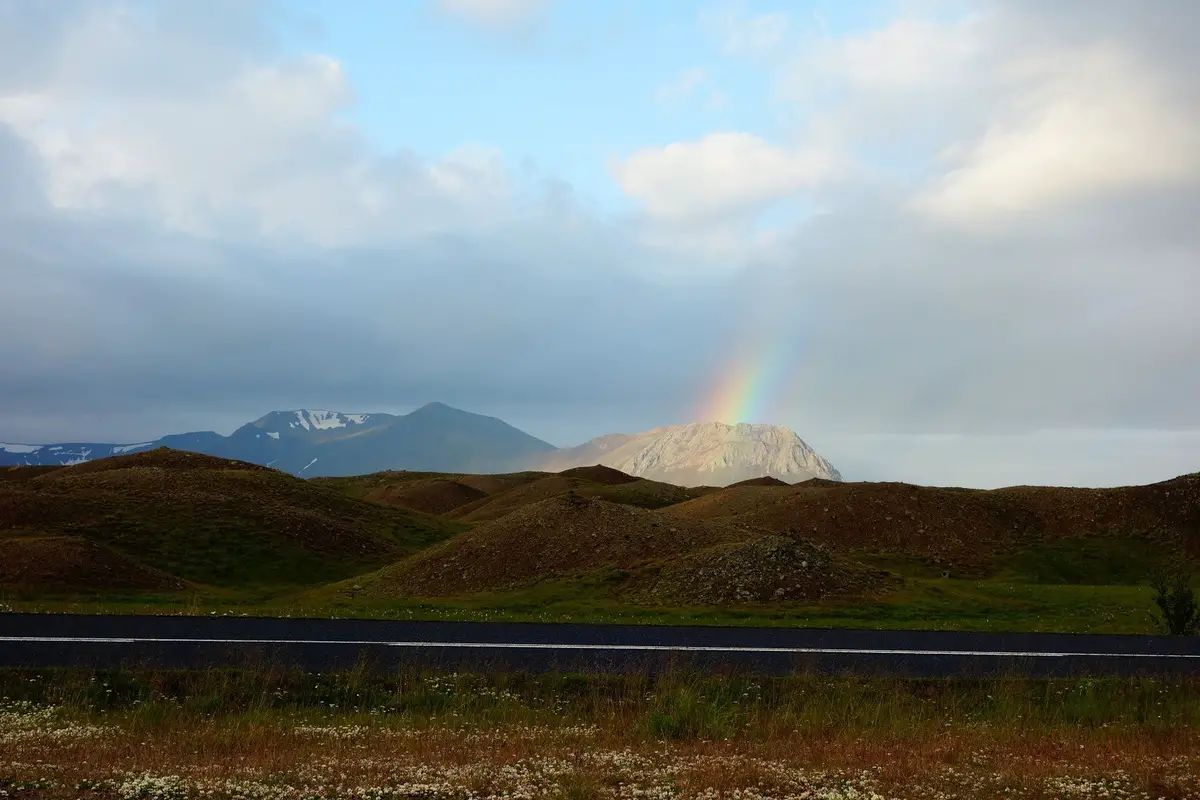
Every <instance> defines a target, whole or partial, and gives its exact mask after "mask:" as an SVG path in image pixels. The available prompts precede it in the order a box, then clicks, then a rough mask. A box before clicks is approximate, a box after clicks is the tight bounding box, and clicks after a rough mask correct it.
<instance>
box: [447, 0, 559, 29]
mask: <svg viewBox="0 0 1200 800" xmlns="http://www.w3.org/2000/svg"><path fill="white" fill-rule="evenodd" d="M435 2H436V4H437V7H438V9H439V10H441V11H442V12H443V13H445V14H448V15H450V16H452V17H455V18H457V19H459V20H462V21H463V22H466V23H468V24H471V25H478V26H481V27H485V28H498V29H504V28H514V27H518V26H521V25H524V24H527V23H529V22H531V21H533V20H535V19H537V18H538V17H539V16H541V15H542V14H543V13H544V12H545V11H546V9H548V8H549V7H550V5H551V4H552V3H553V2H554V0H435Z"/></svg>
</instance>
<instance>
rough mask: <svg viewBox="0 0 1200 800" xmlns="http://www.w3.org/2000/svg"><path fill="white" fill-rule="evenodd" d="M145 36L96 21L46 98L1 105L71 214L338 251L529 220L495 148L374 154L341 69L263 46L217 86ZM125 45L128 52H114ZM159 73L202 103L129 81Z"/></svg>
mask: <svg viewBox="0 0 1200 800" xmlns="http://www.w3.org/2000/svg"><path fill="white" fill-rule="evenodd" d="M94 8H97V9H99V8H101V7H100V6H96V7H94ZM97 17H102V18H103V20H104V24H103V25H101V24H98V23H96V22H95V20H96V18H97ZM145 26H146V22H145V20H144V19H143V18H140V17H138V16H137V15H132V14H117V13H112V14H109V15H107V16H105V15H102V14H100V13H99V12H98V11H97V12H93V13H92V15H91V16H89V17H86V18H85V19H84V22H83V24H81V25H80V26H79V27H77V28H72V29H70V32H69V35H68V36H65V37H64V38H63V40H62V41H60V42H59V43H58V45H59V46H58V47H57V48H54V47H53V46H52V45H51V46H48V47H47V50H48V51H49V54H48V55H46V56H44V57H45V58H46V60H47V61H48V62H49V63H48V64H47V70H46V75H47V80H46V81H43V82H42V85H41V86H39V87H38V88H37V89H36V90H34V91H11V92H9V93H7V94H5V93H3V92H0V122H3V123H6V124H8V125H9V126H10V127H11V128H12V130H14V131H16V132H17V133H18V134H20V135H21V136H22V137H23V138H24V139H25V140H26V141H27V142H29V143H30V144H31V145H32V146H33V147H34V149H35V150H36V151H37V152H38V153H39V154H40V155H41V157H42V160H43V168H44V171H45V173H46V175H47V194H48V198H49V200H50V201H51V202H52V203H53V204H54V205H55V206H57V207H59V208H64V209H92V210H104V211H105V212H106V213H109V214H112V213H116V214H125V215H129V216H135V217H143V218H153V219H156V220H164V221H165V222H166V224H167V225H168V226H170V227H172V228H174V229H176V230H181V231H187V232H190V233H194V234H202V235H216V234H218V233H219V234H220V235H222V236H230V235H234V236H238V235H241V236H245V235H256V236H257V235H267V236H271V237H276V238H279V239H285V238H286V239H288V240H291V241H296V240H303V241H309V242H315V243H320V244H323V245H345V244H368V243H380V242H385V241H395V240H405V239H411V238H412V237H415V236H423V235H428V234H432V233H438V232H444V231H448V230H458V231H462V230H472V229H486V228H489V227H493V226H496V225H500V224H504V223H507V222H510V221H512V219H513V215H515V214H519V213H522V211H521V209H520V208H519V206H520V202H519V201H518V199H517V194H518V190H517V187H515V186H514V185H513V184H512V182H511V180H510V177H509V174H508V171H507V169H506V166H505V164H504V161H503V158H502V156H501V155H500V154H499V153H497V152H495V151H494V150H489V149H487V148H467V149H462V150H459V151H456V152H451V153H447V154H442V155H439V156H435V157H433V158H421V157H419V156H417V155H415V154H411V153H404V152H400V153H397V154H394V155H392V156H390V157H387V158H382V159H381V158H379V157H377V156H376V155H375V154H374V153H372V152H371V149H370V147H369V146H368V144H367V142H366V140H365V139H364V138H363V136H362V135H361V134H360V132H359V131H358V130H357V129H355V128H354V127H353V126H351V125H349V124H348V123H346V122H344V121H343V120H342V119H341V117H340V114H341V113H342V112H343V111H344V110H345V109H346V108H347V107H348V106H349V105H350V104H351V103H352V102H353V100H354V93H353V90H352V88H351V86H350V83H349V81H348V80H347V78H346V75H345V72H344V70H343V69H342V66H341V64H340V63H339V62H338V61H337V60H336V59H333V58H330V57H328V56H324V55H306V56H299V57H292V58H284V57H280V56H278V55H276V54H274V53H271V52H269V51H265V52H264V51H260V50H259V49H257V48H247V49H245V50H244V51H243V52H241V53H240V55H233V54H231V53H226V54H225V56H224V57H223V58H221V59H217V62H218V64H219V65H220V66H219V67H215V68H214V69H213V71H212V72H211V73H209V74H206V73H204V72H203V71H198V69H197V67H196V66H195V65H194V64H192V63H190V62H189V63H185V64H182V65H180V64H177V62H176V61H173V60H171V59H170V58H169V57H168V56H167V54H166V53H164V52H163V45H162V43H161V39H160V37H154V36H148V37H146V39H145V41H147V42H148V44H147V45H146V46H145V47H142V48H141V49H139V47H138V44H137V43H138V42H140V41H143V39H142V38H141V37H139V36H137V35H135V34H137V33H139V32H146V31H145ZM151 32H152V31H151ZM95 37H99V39H100V40H101V41H93V39H94V38H95ZM109 38H115V39H117V40H120V41H124V42H126V44H127V45H128V46H127V47H123V48H108V47H107V45H106V44H105V42H107V41H109ZM225 44H226V42H225V41H224V40H219V46H224V45H225ZM79 52H90V53H92V54H93V61H92V70H91V71H90V72H84V71H80V70H78V69H76V67H75V66H74V65H75V62H76V59H77V58H78V53H79ZM183 53H184V54H187V48H183ZM188 55H190V56H192V57H196V58H199V59H202V60H203V59H206V58H207V55H208V54H207V53H206V52H205V51H200V52H192V53H190V54H188ZM181 57H182V56H181ZM156 70H157V71H158V74H159V75H165V74H171V73H172V72H175V73H178V74H180V75H181V77H180V78H179V80H180V81H183V82H185V83H186V84H187V86H186V90H174V91H173V90H171V85H170V84H169V83H168V84H164V85H163V86H161V87H159V86H149V85H146V84H145V82H144V79H142V78H140V77H139V78H136V79H135V81H134V83H135V85H137V84H139V83H140V84H141V88H140V89H137V88H135V89H133V90H131V89H130V86H129V85H128V84H127V83H126V81H125V79H124V78H122V77H121V76H123V75H125V74H134V75H141V74H142V72H147V73H151V74H153V73H154V72H155V71H156ZM104 75H109V78H107V79H105V80H101V77H100V76H104ZM32 83H35V84H36V83H37V82H32ZM239 232H240V233H239Z"/></svg>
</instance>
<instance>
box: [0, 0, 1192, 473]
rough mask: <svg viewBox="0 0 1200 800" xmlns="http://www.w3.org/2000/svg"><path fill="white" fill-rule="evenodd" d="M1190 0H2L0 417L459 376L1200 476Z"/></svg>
mask: <svg viewBox="0 0 1200 800" xmlns="http://www.w3.org/2000/svg"><path fill="white" fill-rule="evenodd" d="M1197 30H1200V4H1197V3H1192V2H1188V1H1187V0H1148V1H1147V2H1138V3H1134V2H1129V1H1128V0H1062V1H1061V2H1055V3H1044V2H1035V0H1005V2H993V1H992V0H944V1H943V0H911V1H908V0H875V1H872V0H862V1H861V2H833V0H811V1H804V0H789V2H765V1H764V2H760V1H759V0H700V1H699V2H685V0H679V1H678V2H669V3H668V2H662V3H646V2H640V0H612V1H611V2H605V3H598V2H592V0H360V2H355V3H344V2H335V1H334V0H293V1H292V2H288V1H287V0H261V1H259V0H174V1H172V0H56V2H54V3H35V2H31V1H30V0H0V309H2V313H0V441H9V442H29V443H40V442H49V441H72V440H74V441H116V442H128V441H144V440H146V439H149V438H154V437H157V436H160V435H163V434H166V433H173V432H180V431H184V430H203V429H213V430H217V431H219V432H221V433H229V432H230V431H232V430H233V429H234V428H235V427H237V426H238V425H240V424H242V423H244V422H247V421H249V420H252V419H255V418H257V417H259V416H261V415H262V414H264V413H266V412H268V411H271V410H274V409H292V408H303V407H307V408H331V409H337V410H341V411H346V412H364V411H365V412H397V413H403V412H405V411H408V410H411V409H413V408H415V407H417V406H420V405H422V404H424V403H426V402H430V401H434V400H437V401H441V402H445V403H448V404H450V405H454V406H456V407H459V408H463V409H466V410H469V411H475V412H478V413H484V414H489V415H493V416H499V417H501V418H503V419H505V420H506V421H508V422H510V423H512V424H514V425H517V426H518V427H520V428H522V429H524V430H526V431H528V432H530V433H532V434H534V435H536V436H539V437H541V438H543V439H546V440H547V441H550V442H551V443H553V444H556V445H560V446H567V445H573V444H578V443H580V442H582V441H585V440H587V439H590V438H592V437H595V436H599V435H602V434H605V433H611V432H616V431H623V432H636V431H641V430H647V429H650V428H653V427H656V426H660V425H669V424H680V423H687V422H696V421H711V420H719V421H724V422H730V423H732V422H739V421H745V422H762V423H776V424H783V425H788V426H789V427H791V428H793V429H794V430H795V431H796V432H797V433H798V434H799V435H800V436H801V437H802V438H804V439H805V440H806V441H807V442H808V443H809V444H811V445H812V446H813V447H814V448H815V449H816V450H817V451H818V452H820V453H821V454H822V455H824V456H826V457H827V458H829V459H830V460H831V461H832V462H833V463H834V464H835V465H836V466H837V467H838V468H839V469H840V470H841V472H842V473H843V474H844V475H846V476H847V477H849V478H855V479H863V480H885V479H886V480H906V481H911V482H917V483H929V484H940V485H960V486H980V487H991V486H1000V485H1012V484H1022V483H1026V484H1033V483H1054V484H1062V485H1094V486H1109V485H1120V484H1129V483H1146V482H1151V481H1156V480H1163V479H1166V478H1170V477H1173V476H1175V475H1178V474H1181V473H1187V472H1194V471H1196V470H1197V469H1200V402H1197V401H1198V400H1200V313H1197V311H1196V306H1197V301H1198V300H1200V225H1197V224H1196V220H1197V219H1200V50H1198V49H1197V48H1196V47H1195V43H1194V33H1195V31H1197Z"/></svg>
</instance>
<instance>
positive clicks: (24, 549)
mask: <svg viewBox="0 0 1200 800" xmlns="http://www.w3.org/2000/svg"><path fill="white" fill-rule="evenodd" d="M0 585H3V586H5V587H7V588H11V589H15V590H17V591H27V592H55V593H62V592H70V593H91V592H104V591H114V590H117V591H121V590H143V591H179V590H182V589H185V588H187V583H185V582H184V581H182V580H180V579H179V578H176V577H175V576H173V575H168V574H167V573H165V572H161V571H159V570H156V569H152V568H150V567H147V566H144V565H142V564H139V563H138V562H137V561H135V560H134V559H132V558H129V557H128V556H125V555H122V554H121V553H118V552H116V551H115V550H112V549H111V548H108V547H104V546H103V545H98V544H95V543H93V542H89V541H87V540H86V539H82V538H79V537H73V536H39V537H29V538H5V539H0Z"/></svg>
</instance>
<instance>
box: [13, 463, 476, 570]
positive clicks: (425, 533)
mask: <svg viewBox="0 0 1200 800" xmlns="http://www.w3.org/2000/svg"><path fill="white" fill-rule="evenodd" d="M20 530H36V531H40V532H44V533H50V534H58V535H64V536H70V537H76V538H79V539H82V540H85V541H88V542H93V543H96V544H99V545H104V546H106V547H109V548H112V549H113V550H114V551H116V552H119V553H121V554H124V555H125V556H128V557H130V558H132V559H134V560H136V561H137V562H138V563H140V564H142V565H144V566H146V567H148V568H152V569H156V570H160V571H162V572H165V573H168V574H171V575H175V576H178V577H180V578H184V579H186V580H189V581H195V582H198V583H204V584H211V585H215V586H235V587H236V586H248V585H258V586H261V585H305V584H316V583H321V582H326V581H331V580H336V579H338V578H342V577H345V576H347V575H352V574H355V573H356V572H362V571H364V570H366V569H371V568H375V567H379V566H381V565H383V564H386V563H390V562H392V561H395V560H397V559H399V558H402V557H403V556H405V555H407V554H409V553H412V552H414V551H416V550H418V549H421V548H423V547H425V546H428V545H429V544H432V543H434V542H437V541H440V540H441V539H444V538H446V537H447V536H449V535H452V534H453V533H455V532H457V531H458V530H460V526H456V525H455V524H453V523H449V522H446V521H443V520H438V519H434V518H431V517H428V516H426V515H421V514H417V513H415V512H411V511H406V510H403V509H397V508H386V507H383V506H380V505H377V504H374V503H368V502H364V501H361V500H356V499H354V498H351V497H347V496H346V495H345V494H343V493H341V492H338V491H335V490H332V489H328V488H325V487H321V486H315V485H313V484H311V483H308V482H306V481H303V480H300V479H297V478H294V477H291V476H289V475H286V474H283V473H280V472H276V471H274V470H270V469H266V468H264V467H260V466H256V465H253V464H247V463H243V462H238V461H228V460H224V459H219V458H213V457H210V456H203V455H198V454H194V453H184V452H180V451H173V450H168V449H165V448H163V449H159V450H154V451H150V452H145V453H136V454H132V455H127V456H118V457H116V458H110V459H104V460H102V461H96V462H89V463H86V464H81V465H78V466H74V467H66V468H63V469H59V470H55V471H53V472H48V473H46V474H44V475H40V476H37V477H34V478H32V479H30V480H23V481H8V482H4V483H0V533H3V532H4V531H9V532H13V531H20Z"/></svg>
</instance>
